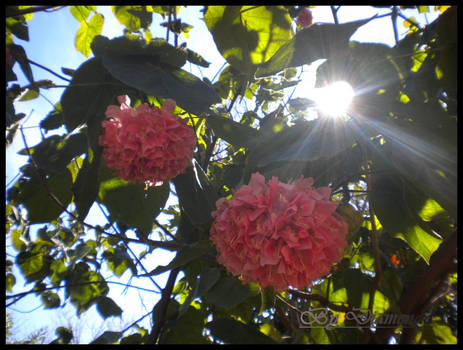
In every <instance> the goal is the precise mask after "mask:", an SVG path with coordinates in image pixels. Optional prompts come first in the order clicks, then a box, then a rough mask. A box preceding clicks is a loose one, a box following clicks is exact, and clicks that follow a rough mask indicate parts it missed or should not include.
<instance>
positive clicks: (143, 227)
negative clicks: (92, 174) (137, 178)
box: [99, 162, 169, 234]
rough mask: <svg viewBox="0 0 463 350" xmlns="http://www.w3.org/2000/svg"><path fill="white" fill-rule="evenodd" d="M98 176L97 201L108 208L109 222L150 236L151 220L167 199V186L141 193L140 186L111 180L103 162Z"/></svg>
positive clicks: (152, 223) (114, 179) (116, 178)
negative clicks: (117, 222)
mask: <svg viewBox="0 0 463 350" xmlns="http://www.w3.org/2000/svg"><path fill="white" fill-rule="evenodd" d="M99 176H100V180H101V182H100V188H99V198H100V200H101V203H103V204H104V205H105V206H106V207H107V208H108V210H109V212H110V217H111V219H112V220H114V221H121V222H123V223H125V224H126V225H127V226H129V227H134V228H138V229H139V230H140V231H141V232H143V233H146V234H147V233H150V232H151V230H152V227H153V225H154V219H155V218H156V217H157V216H158V214H159V213H160V211H161V209H162V208H164V205H165V203H166V201H167V198H168V197H169V182H164V184H163V185H162V186H158V187H150V188H149V189H148V190H146V191H145V189H144V184H140V183H132V182H129V181H126V180H124V179H121V178H120V177H117V176H115V175H114V174H113V172H112V171H111V170H110V169H108V168H107V167H106V166H105V165H104V164H103V162H102V165H101V167H100V172H99Z"/></svg>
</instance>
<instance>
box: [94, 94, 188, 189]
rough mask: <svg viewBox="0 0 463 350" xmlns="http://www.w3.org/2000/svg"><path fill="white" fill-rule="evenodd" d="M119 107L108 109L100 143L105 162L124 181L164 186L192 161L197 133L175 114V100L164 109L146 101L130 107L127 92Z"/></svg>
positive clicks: (166, 104)
mask: <svg viewBox="0 0 463 350" xmlns="http://www.w3.org/2000/svg"><path fill="white" fill-rule="evenodd" d="M117 100H118V102H119V103H120V107H118V106H114V105H110V106H108V107H107V109H106V116H107V118H108V120H105V121H103V122H102V127H103V133H102V134H101V135H100V138H99V143H100V145H101V146H102V147H103V159H104V161H105V162H106V165H107V166H108V167H109V168H111V169H114V170H116V172H117V174H118V175H119V176H120V177H122V178H123V179H125V180H128V181H135V182H144V183H146V184H147V185H151V186H152V185H155V186H157V185H161V184H162V183H163V181H164V180H170V179H172V178H174V177H175V176H177V175H178V174H180V173H182V172H183V171H184V170H185V169H186V167H187V166H188V165H189V164H190V161H191V159H192V157H193V150H194V147H195V145H196V135H195V133H194V131H193V130H192V128H191V127H190V126H188V125H187V123H186V122H185V121H184V120H183V119H181V118H180V117H178V116H177V115H175V114H172V112H173V110H174V109H175V101H174V100H166V102H165V103H164V105H163V106H162V108H157V107H154V108H151V107H150V106H148V104H147V103H145V104H142V105H139V106H138V107H136V108H132V107H130V99H129V97H128V96H127V95H122V96H119V97H118V98H117Z"/></svg>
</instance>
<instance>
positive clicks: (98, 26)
mask: <svg viewBox="0 0 463 350" xmlns="http://www.w3.org/2000/svg"><path fill="white" fill-rule="evenodd" d="M103 23H104V18H103V16H102V15H100V14H99V13H95V14H94V15H93V16H92V18H90V21H89V22H86V21H85V20H84V21H82V22H81V24H80V27H79V29H78V30H77V33H76V40H75V46H76V49H77V50H78V51H79V52H81V53H82V54H83V55H84V56H85V57H88V56H89V55H90V53H91V52H92V51H91V49H90V44H91V43H92V41H93V38H94V37H95V36H97V35H100V34H101V30H102V29H103Z"/></svg>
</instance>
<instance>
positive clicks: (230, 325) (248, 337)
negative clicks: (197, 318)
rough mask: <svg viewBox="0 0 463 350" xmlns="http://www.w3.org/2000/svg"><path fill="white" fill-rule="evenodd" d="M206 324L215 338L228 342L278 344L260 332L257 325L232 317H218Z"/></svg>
mask: <svg viewBox="0 0 463 350" xmlns="http://www.w3.org/2000/svg"><path fill="white" fill-rule="evenodd" d="M206 326H207V328H209V329H210V331H211V334H212V336H213V337H214V338H216V339H219V340H221V341H223V342H225V343H228V344H276V342H275V341H274V340H273V339H272V338H270V337H267V336H266V335H264V334H263V333H261V332H259V330H258V329H257V327H255V326H251V325H245V324H243V323H241V322H238V321H235V320H233V319H231V318H218V319H216V320H214V321H212V322H209V323H208V324H207V325H206Z"/></svg>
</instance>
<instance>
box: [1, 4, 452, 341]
mask: <svg viewBox="0 0 463 350" xmlns="http://www.w3.org/2000/svg"><path fill="white" fill-rule="evenodd" d="M23 8H25V7H24V6H19V7H14V8H13V7H12V9H11V11H17V10H22V9H23ZM70 9H71V13H72V14H73V16H74V17H75V18H76V19H77V20H78V21H79V22H80V23H81V26H80V28H79V30H78V32H77V35H76V41H75V45H76V48H77V50H79V51H80V52H81V53H83V54H84V55H85V56H86V57H89V56H90V54H91V53H92V54H93V57H91V58H89V59H88V60H87V61H85V62H84V63H83V64H82V65H81V66H80V67H78V68H77V69H76V70H75V71H68V72H69V73H70V74H72V80H71V81H70V83H69V85H68V86H67V88H66V89H65V91H64V93H63V95H62V98H61V100H60V101H59V102H58V103H57V104H56V106H55V109H54V110H53V111H51V112H50V114H49V115H48V116H46V117H45V118H44V119H43V120H42V122H41V128H42V129H43V130H44V132H48V131H49V130H54V129H57V128H59V127H62V126H64V127H65V128H66V130H67V133H66V134H64V135H62V136H57V135H54V136H49V137H47V138H45V139H44V140H43V141H42V142H40V143H39V144H37V145H35V146H34V147H29V146H26V148H25V149H24V150H22V151H21V153H22V154H25V155H29V159H30V160H29V163H28V164H26V165H25V166H24V167H23V168H21V174H22V175H21V177H20V178H19V179H18V181H17V182H16V183H15V184H14V186H13V187H11V189H9V190H8V193H7V206H6V217H7V221H6V224H7V228H6V229H7V232H9V235H10V238H11V241H12V242H13V245H14V247H15V248H16V250H17V251H18V254H17V256H16V257H15V261H10V260H8V261H7V276H6V280H7V285H6V287H7V291H11V290H12V288H13V286H14V284H15V280H16V278H15V276H14V274H13V273H12V265H13V264H16V265H17V266H18V267H19V269H20V272H21V273H22V275H23V276H24V278H25V279H26V281H27V282H28V283H32V284H33V285H34V288H33V289H32V290H31V293H36V294H37V295H40V296H41V298H42V302H43V304H44V306H45V308H56V307H59V306H60V305H61V304H62V302H63V301H62V300H61V299H60V297H59V295H58V294H57V293H55V292H54V291H55V290H56V289H57V288H64V289H65V298H66V299H69V301H70V302H71V303H72V304H73V305H75V307H76V310H77V313H78V314H80V313H82V312H85V311H86V310H88V309H89V307H90V306H92V305H95V304H96V305H97V309H98V311H99V312H100V314H101V315H102V317H105V318H106V317H110V316H120V315H121V314H122V312H123V310H122V309H121V308H120V307H119V306H118V305H117V304H116V303H115V302H114V301H113V300H112V299H110V298H108V297H107V294H108V291H109V284H108V283H107V282H106V281H105V279H104V278H103V276H102V274H101V269H102V266H103V264H105V266H107V268H108V269H109V270H110V271H112V272H113V273H114V274H115V275H117V276H119V277H120V276H122V274H124V273H125V272H126V271H127V272H129V273H131V274H132V275H133V276H137V277H140V278H141V277H145V278H150V277H151V276H156V275H158V274H160V273H163V272H166V271H170V277H169V280H168V283H167V285H166V287H165V288H164V290H163V292H162V298H161V300H160V301H159V303H158V304H157V305H156V306H155V307H154V309H153V312H152V321H153V328H152V329H151V330H146V329H143V328H141V327H138V328H137V329H138V333H134V334H131V335H129V336H125V337H124V334H123V333H124V332H106V333H104V334H103V335H102V336H100V337H99V338H97V339H95V341H94V342H95V343H115V342H120V343H121V344H122V343H153V342H156V343H211V342H225V343H266V344H267V343H268V344H270V343H360V342H364V341H365V332H366V331H365V330H364V331H362V330H359V329H354V328H343V327H347V326H352V321H350V320H346V319H344V317H345V313H346V311H348V310H353V309H354V308H369V309H370V311H372V312H373V313H375V314H383V313H398V314H400V313H401V310H402V304H401V298H402V297H403V295H404V293H406V292H407V290H406V286H407V285H408V284H409V283H411V281H413V278H414V277H415V275H416V272H417V271H420V269H424V268H429V267H433V264H432V257H433V254H434V253H436V252H437V251H438V249H439V248H440V247H441V246H443V242H444V241H445V240H449V239H450V237H452V235H454V234H456V233H455V232H454V231H455V230H456V191H455V189H456V123H457V115H456V30H457V28H456V8H454V7H452V8H450V9H446V11H445V12H444V13H443V14H442V15H441V16H439V17H438V18H437V20H436V21H434V22H433V23H431V24H430V25H428V26H426V27H425V28H423V29H420V30H410V33H409V34H408V35H407V36H406V37H405V38H404V39H402V40H401V41H399V42H398V43H397V45H396V46H394V47H392V48H391V47H388V46H386V45H382V44H374V43H359V42H354V41H349V38H350V37H351V36H352V34H353V33H354V32H355V31H356V30H357V29H358V28H360V27H361V26H362V25H365V24H366V23H368V22H369V21H374V20H375V19H365V20H359V21H355V22H350V23H344V24H337V25H336V24H315V25H313V26H311V27H309V28H306V29H302V30H299V31H297V32H295V33H294V32H293V30H292V21H293V18H294V17H295V15H296V13H297V8H293V7H289V6H209V7H207V8H205V9H204V21H205V24H206V25H207V28H208V29H209V31H210V33H211V34H212V37H213V39H214V42H215V45H216V46H217V49H218V50H219V52H220V53H221V54H222V55H223V57H224V58H225V59H226V61H227V63H228V66H227V67H226V68H225V69H224V70H223V71H222V72H221V74H220V76H219V78H218V81H217V82H215V83H214V84H212V83H211V82H209V81H207V80H201V79H199V78H197V77H196V76H194V75H192V74H191V73H189V72H187V71H186V70H184V69H183V68H182V67H183V66H184V65H185V63H186V62H190V63H192V64H196V65H199V66H203V67H207V66H208V62H207V61H206V60H205V59H204V58H203V57H201V56H200V55H198V54H197V53H195V52H193V51H192V50H190V49H188V48H187V47H186V45H180V46H179V45H171V44H170V43H169V41H168V40H164V39H156V38H152V36H151V34H150V32H149V29H148V28H149V26H150V25H151V24H152V18H153V17H152V16H153V13H157V14H160V15H162V17H163V18H165V17H167V18H168V21H167V22H165V23H164V24H163V26H165V27H166V28H167V29H168V32H173V33H174V34H175V39H176V40H175V43H177V36H178V35H180V34H185V33H187V32H188V25H187V24H184V23H182V22H181V20H180V19H179V18H177V13H178V11H179V10H180V9H179V7H173V6H113V7H112V9H113V13H114V15H115V16H116V18H117V19H118V21H119V22H120V23H122V24H123V25H124V26H125V27H126V30H125V32H124V35H123V36H121V37H117V38H112V39H110V38H106V37H103V36H101V35H100V34H101V28H102V26H103V18H102V16H101V15H100V14H98V13H97V12H96V8H95V7H94V6H71V7H70ZM91 13H93V14H92V15H91V17H89V16H90V14H91ZM28 19H29V17H28V15H24V16H22V17H21V16H13V15H11V14H10V15H8V13H7V43H8V40H9V39H11V38H12V35H15V36H17V37H20V38H21V35H22V36H23V37H22V38H24V32H25V33H27V25H26V24H25V22H26V21H27V20H28ZM410 28H412V27H410ZM231 33H233V35H231ZM211 44H212V43H211ZM8 45H9V47H10V48H16V49H15V50H17V51H15V52H16V53H15V54H14V55H15V56H14V57H15V59H16V60H17V61H18V62H19V63H20V66H21V69H22V70H23V72H24V73H25V75H26V76H27V77H28V79H29V77H30V79H29V80H30V82H31V84H32V83H33V82H34V81H33V78H32V75H31V73H30V67H29V66H28V60H27V57H26V56H25V53H24V50H22V51H21V50H20V47H19V46H17V45H15V44H13V43H12V41H10V42H9V44H8ZM20 51H21V52H22V53H21V54H19V53H18V52H20ZM21 55H23V56H21ZM21 57H22V58H21ZM318 59H325V60H326V61H325V62H324V63H323V64H322V65H321V66H320V67H319V69H318V70H317V77H316V78H317V79H316V81H317V86H323V85H326V84H327V83H330V82H332V81H335V80H346V81H348V82H349V83H350V84H351V85H352V86H353V87H354V89H355V90H356V91H363V92H364V93H362V94H361V95H360V96H358V97H357V99H356V100H355V111H353V115H352V118H351V119H350V120H349V121H345V122H335V121H333V120H327V119H325V118H322V117H320V118H318V119H315V120H311V121H306V120H304V119H303V118H302V117H303V116H304V110H305V109H306V108H308V107H310V106H309V105H308V103H307V101H305V100H301V99H293V100H291V99H289V100H287V98H285V95H284V94H283V90H284V89H285V88H288V87H291V86H295V85H297V83H298V82H299V81H298V79H297V68H298V67H300V66H301V65H304V64H310V63H312V62H314V61H316V60H318ZM10 80H13V79H10ZM35 87H37V86H35ZM12 89H13V87H12V88H10V89H9V90H8V91H7V119H8V118H13V119H11V120H12V121H14V122H17V121H18V120H19V117H18V116H15V115H14V108H13V102H14V101H15V98H16V97H17V96H13V95H12V91H13V90H12ZM19 90H21V91H22V90H25V88H19ZM123 94H127V95H129V96H130V98H131V101H132V102H133V104H134V105H137V104H140V103H145V102H148V103H150V104H152V105H157V106H159V105H160V104H161V102H162V100H163V99H166V98H172V99H174V100H175V101H176V102H177V105H178V107H177V109H176V111H175V113H176V114H179V115H180V116H182V117H184V118H188V120H189V123H190V124H191V125H192V127H193V128H194V129H195V131H196V135H197V137H198V147H197V150H196V153H195V159H194V160H193V162H192V166H191V167H189V168H188V169H187V170H186V172H185V173H183V174H181V175H179V176H177V177H176V178H175V179H173V181H172V185H173V187H174V188H175V193H176V195H177V197H178V200H179V205H178V206H171V207H168V208H166V201H167V199H168V196H169V192H170V190H169V186H170V184H169V183H165V184H164V185H163V186H161V187H155V188H150V189H144V188H143V185H141V184H135V183H130V182H127V181H124V180H122V179H120V178H118V177H117V176H116V175H114V173H113V172H112V171H111V170H110V169H108V168H107V167H106V166H105V164H104V161H103V159H102V157H101V153H102V152H101V151H102V150H101V148H100V146H99V145H98V136H99V134H100V131H101V126H100V125H101V121H102V120H103V119H104V118H105V115H104V111H105V109H106V107H107V106H108V105H110V104H117V100H116V97H117V96H119V95H123ZM238 97H241V99H248V100H253V101H254V102H255V106H256V107H255V109H254V110H249V111H247V112H245V113H244V114H242V115H237V113H233V111H232V106H233V104H234V103H235V102H236V101H237V100H238ZM272 106H277V107H276V109H274V110H273V111H269V110H270V108H271V107H272ZM12 108H13V110H11V109H12ZM14 118H16V119H14ZM10 124H11V123H10ZM8 126H9V125H8V124H7V127H8ZM219 154H222V155H225V156H224V157H222V158H220V157H219ZM255 171H259V172H260V173H262V174H264V175H265V176H266V177H267V178H269V177H271V176H278V177H279V178H280V180H282V181H287V180H290V179H295V178H298V177H299V176H301V175H304V176H306V177H309V176H310V177H313V178H314V179H315V186H317V187H318V186H330V187H331V188H332V190H333V193H334V198H337V199H342V200H343V201H344V203H345V204H344V205H343V206H340V209H339V212H340V214H341V215H343V216H344V217H345V218H346V220H347V221H348V222H349V229H350V230H349V231H350V232H349V239H348V244H349V245H348V247H347V248H346V252H345V256H344V259H343V260H342V262H341V263H339V264H338V265H337V266H336V267H335V269H334V270H333V271H332V273H330V274H329V275H328V276H326V278H323V279H321V280H319V281H317V282H316V283H315V284H314V286H313V287H312V288H311V289H310V291H288V292H285V293H275V292H273V291H272V290H271V289H265V290H262V289H261V288H260V287H259V286H258V285H256V284H253V283H248V284H243V283H242V282H241V281H240V280H239V279H238V278H236V277H233V276H230V275H229V274H227V272H226V271H225V270H224V268H223V267H221V266H220V265H218V264H217V261H216V254H217V253H216V251H215V250H214V248H213V247H211V245H210V243H209V239H208V231H209V227H210V225H211V221H212V217H211V212H212V211H213V210H214V209H215V202H216V200H217V199H218V198H220V197H222V196H227V195H229V194H230V193H231V190H232V189H233V188H236V187H237V186H240V185H241V184H243V183H247V181H248V180H249V177H250V175H251V174H252V173H253V172H255ZM367 194H368V195H367ZM95 203H96V204H97V205H100V206H104V207H105V208H106V210H107V211H108V212H109V215H107V219H108V221H109V223H108V224H107V225H106V226H104V227H100V226H98V227H94V226H91V225H88V224H86V223H85V220H86V217H87V215H88V213H89V210H90V208H91V207H92V206H93V205H94V204H95ZM160 213H165V214H170V215H172V216H173V219H172V220H171V222H170V225H168V226H166V227H161V226H159V225H158V223H157V220H156V217H157V216H158V215H159V214H160ZM372 214H373V215H372ZM374 214H375V215H374ZM372 223H373V224H372ZM34 224H42V225H43V226H42V227H41V228H40V229H39V230H38V232H37V234H36V235H31V234H30V231H31V225H34ZM116 225H117V230H116ZM128 230H134V231H135V234H136V237H137V238H130V239H129V238H128V237H127V236H126V235H125V233H126V232H127V231H128ZM160 231H161V232H163V233H164V234H165V235H163V237H162V239H161V240H159V241H156V240H153V236H155V235H157V234H158V232H160ZM377 236H379V238H378V239H377V241H378V242H377V243H378V244H377V245H376V244H375V242H376V238H375V237H377ZM131 241H133V242H137V243H140V244H145V245H146V249H147V250H146V251H145V252H143V253H142V254H143V255H140V256H136V255H134V254H131V250H130V249H129V246H128V243H129V242H131ZM158 247H161V248H164V249H169V250H172V251H177V254H176V256H175V258H174V259H173V260H172V261H171V262H170V263H169V264H168V265H166V266H157V267H155V268H151V269H148V270H150V271H148V270H147V269H146V267H145V266H143V265H142V263H141V260H142V259H143V257H144V256H146V255H148V254H150V253H152V252H153V250H154V249H155V248H158ZM448 258H449V259H450V258H451V257H450V256H449V257H448ZM429 264H430V265H429ZM180 271H182V272H183V277H182V278H181V279H180V280H179V281H178V282H177V283H176V284H175V281H176V278H177V276H178V273H179V272H180ZM452 276H453V277H452V278H454V279H455V278H456V277H455V275H452ZM442 279H444V280H448V277H447V274H443V275H442V276H440V280H439V281H435V282H436V283H439V282H440V281H441V280H442ZM453 283H455V281H453ZM422 288H426V291H427V290H431V289H432V288H434V286H422ZM11 297H13V296H11ZM14 297H15V300H17V298H20V297H21V296H14ZM370 299H371V300H370ZM320 305H321V306H323V307H327V308H328V309H330V310H331V312H332V313H333V315H336V316H338V323H337V326H338V328H335V329H332V330H326V329H323V328H312V329H304V328H300V327H299V326H298V325H299V324H298V317H299V314H298V312H299V313H300V312H301V311H305V310H308V308H309V307H319V306H320ZM426 305H428V304H426V303H425V304H424V306H423V307H425V306H426ZM295 310H299V311H298V312H297V311H295ZM411 311H413V313H416V314H420V313H421V312H423V308H420V309H414V310H411ZM320 312H322V311H320ZM399 326H400V325H397V327H399ZM397 329H398V330H400V328H397ZM61 333H63V335H62V336H60V337H59V339H58V340H57V341H58V342H64V343H65V342H69V340H70V339H69V334H68V333H66V331H65V330H61ZM61 333H59V334H61ZM443 334H445V336H443ZM418 336H421V339H424V340H422V341H423V342H453V341H454V335H453V334H452V331H451V330H450V328H449V327H448V325H446V324H445V323H444V321H443V319H442V316H435V317H434V318H432V320H431V321H430V322H428V323H427V324H425V325H424V326H423V328H422V329H420V330H419V331H418ZM60 339H61V340H60Z"/></svg>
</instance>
